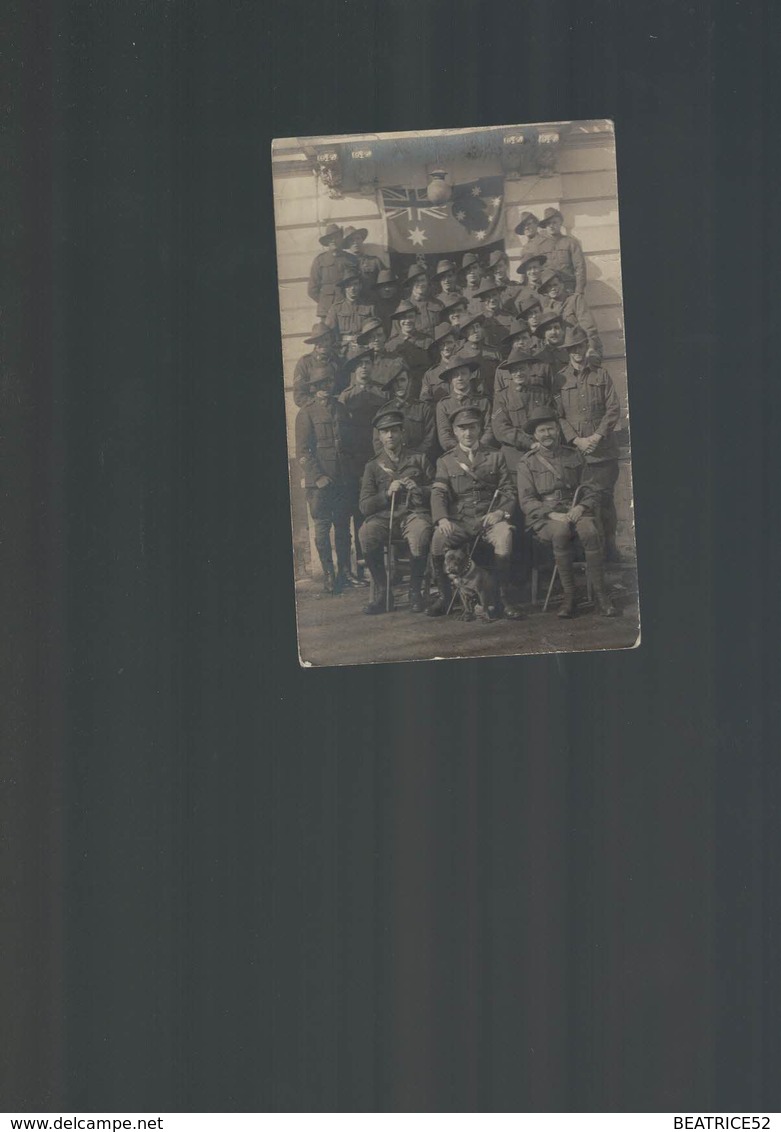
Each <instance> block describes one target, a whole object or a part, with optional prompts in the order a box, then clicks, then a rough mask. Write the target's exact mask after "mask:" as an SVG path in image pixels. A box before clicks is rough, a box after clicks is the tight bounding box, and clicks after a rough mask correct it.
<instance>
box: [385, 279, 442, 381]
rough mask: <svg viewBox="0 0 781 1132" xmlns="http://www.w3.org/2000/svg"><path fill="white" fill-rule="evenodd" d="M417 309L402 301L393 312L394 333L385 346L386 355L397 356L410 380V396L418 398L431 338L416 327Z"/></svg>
mask: <svg viewBox="0 0 781 1132" xmlns="http://www.w3.org/2000/svg"><path fill="white" fill-rule="evenodd" d="M417 316H418V309H417V307H415V306H413V304H412V303H409V302H407V300H406V299H403V300H402V301H401V302H400V303H399V305H398V306H397V307H396V310H395V311H394V312H393V318H392V322H393V326H394V331H393V334H391V336H390V338H389V339H388V341H387V343H386V345H385V351H386V353H388V354H398V355H399V357H400V358H401V359H402V361H403V362H404V364H405V366H406V367H407V370H408V372H409V375H410V377H411V378H412V394H413V397H414V398H415V400H417V398H418V397H419V396H420V386H421V382H422V381H423V374H424V373H425V372H426V370H427V369H428V367H429V364H430V363H429V355H428V348H429V346H430V345H431V341H432V339H431V337H430V336H429V335H426V334H422V333H421V332H420V331H419V330H418V325H417Z"/></svg>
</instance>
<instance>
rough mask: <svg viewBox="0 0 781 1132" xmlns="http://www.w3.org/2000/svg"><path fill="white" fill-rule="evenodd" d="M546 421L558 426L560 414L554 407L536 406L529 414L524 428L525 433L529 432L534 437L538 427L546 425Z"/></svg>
mask: <svg viewBox="0 0 781 1132" xmlns="http://www.w3.org/2000/svg"><path fill="white" fill-rule="evenodd" d="M546 421H556V423H557V424H558V421H559V414H558V413H557V412H556V410H555V409H554V407H553V405H536V406H535V407H534V408H533V409H532V411H531V412H530V413H529V419H528V420H527V422H526V424H525V425H524V426H523V428H524V432H527V433H528V434H529V436H534V430H535V429H536V427H537V425H541V424H545V422H546Z"/></svg>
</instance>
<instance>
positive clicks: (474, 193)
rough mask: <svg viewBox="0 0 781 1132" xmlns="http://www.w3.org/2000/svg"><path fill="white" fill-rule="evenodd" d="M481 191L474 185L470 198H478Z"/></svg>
mask: <svg viewBox="0 0 781 1132" xmlns="http://www.w3.org/2000/svg"><path fill="white" fill-rule="evenodd" d="M482 191H483V190H482V189H481V188H480V186H479V185H475V187H474V188H473V189H472V196H473V197H479V196H480V194H481V193H482Z"/></svg>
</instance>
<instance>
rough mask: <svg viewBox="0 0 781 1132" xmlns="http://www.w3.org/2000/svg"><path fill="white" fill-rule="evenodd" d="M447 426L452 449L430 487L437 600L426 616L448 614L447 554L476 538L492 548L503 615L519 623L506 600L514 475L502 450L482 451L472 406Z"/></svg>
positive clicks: (480, 419) (458, 411)
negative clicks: (508, 467)
mask: <svg viewBox="0 0 781 1132" xmlns="http://www.w3.org/2000/svg"><path fill="white" fill-rule="evenodd" d="M440 404H442V402H440ZM449 424H450V427H451V429H452V431H453V433H454V435H455V438H456V446H455V447H454V448H453V449H452V451H450V452H446V453H445V455H444V456H440V458H439V460H438V461H437V470H436V474H435V476H434V484H433V487H432V489H431V517H432V519H433V520H434V534H433V537H432V540H431V559H432V565H433V567H434V574H435V576H436V580H437V586H438V588H439V598H438V599H437V600H436V601H435V602H433V603H432V605H430V606H429V608H428V613H429V616H431V617H437V616H441V615H442V614H443V613H447V611H448V608H449V606H450V602H451V600H452V596H453V591H452V589H451V586H450V579H449V578H448V576H447V574H446V573H445V558H444V556H445V551H446V550H448V549H450V548H451V547H459V546H464V544H468V545H469V546H470V547H471V545H472V543H473V542H474V540H475V539H476V538H477V537H478V535H479V536H480V537H481V538H482V539H483V540H484V541H485V542H487V543H488V544H489V546H491V547H493V551H494V569H495V572H496V575H497V580H498V582H499V589H500V593H501V597H502V603H503V605H504V615H505V617H508V618H510V619H511V620H520V619H521V618H522V617H523V614H522V612H521V610H520V609H518V607H517V606H516V605H515V603H514V601H513V600H512V598H511V596H510V564H511V559H510V556H511V553H512V541H513V528H512V527H511V526H510V519H511V517H512V512H513V510H514V508H515V492H514V489H513V481H512V477H511V475H510V473H509V472H508V470H507V464H506V463H505V461H504V456H503V455H502V454H501V452H497V451H496V449H491V448H486V447H485V446H484V445H483V444H482V443H481V441H480V436H481V433H483V431H484V428H485V425H484V421H483V415H482V413H481V412H480V410H479V409H478V408H477V407H476V406H474V405H467V406H461V407H459V408H457V409H455V410H454V411H453V413H452V415H451V418H450V422H449ZM489 508H491V509H490V510H489Z"/></svg>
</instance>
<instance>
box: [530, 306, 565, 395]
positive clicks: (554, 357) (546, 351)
mask: <svg viewBox="0 0 781 1132" xmlns="http://www.w3.org/2000/svg"><path fill="white" fill-rule="evenodd" d="M564 334H565V328H564V321H563V319H562V317H561V315H560V314H559V313H558V312H557V311H555V310H546V311H543V312H542V314H541V315H540V316H539V318H538V320H537V329H536V331H535V337H536V338H537V339H538V340H539V341H540V342H541V343H542V347H543V348H542V349H541V350H540V351H539V353H538V355H537V356H538V358H539V359H540V360H541V361H547V362H548V364H549V365H550V367H551V373H552V374H553V377H554V379H555V377H556V374H558V373H559V372H560V371H561V370H563V369H564V367H565V366H566V365H567V364H568V363H569V354H568V353H567V351H566V350H565V349H564Z"/></svg>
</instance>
